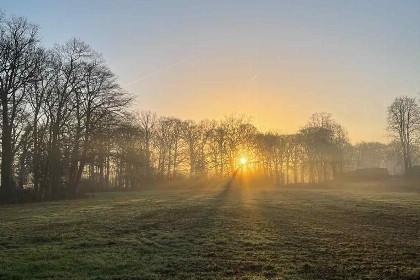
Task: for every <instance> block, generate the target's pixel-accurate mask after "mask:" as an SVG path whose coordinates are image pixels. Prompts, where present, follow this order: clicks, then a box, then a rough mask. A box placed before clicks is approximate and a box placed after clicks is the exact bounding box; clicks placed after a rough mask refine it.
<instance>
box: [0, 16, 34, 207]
mask: <svg viewBox="0 0 420 280" xmlns="http://www.w3.org/2000/svg"><path fill="white" fill-rule="evenodd" d="M38 52H39V47H38V28H37V26H35V25H33V24H31V23H29V22H28V21H27V20H26V19H25V18H21V17H12V18H10V19H6V18H4V17H2V16H0V102H1V110H2V122H1V124H2V137H1V140H2V143H1V145H2V146H1V148H2V161H1V192H0V199H1V200H3V201H14V199H15V193H14V190H15V181H14V178H13V177H14V170H13V162H14V154H13V149H14V147H13V145H14V144H13V128H14V124H15V120H16V118H17V115H18V114H19V112H21V111H22V110H23V109H22V106H24V100H25V96H26V94H27V90H26V88H27V87H28V86H29V85H30V84H31V83H33V82H34V81H35V79H36V78H37V76H36V70H37V67H38V62H39V61H38V59H37V58H38V54H37V53H38Z"/></svg>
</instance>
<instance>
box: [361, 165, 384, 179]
mask: <svg viewBox="0 0 420 280" xmlns="http://www.w3.org/2000/svg"><path fill="white" fill-rule="evenodd" d="M388 177H389V173H388V169H386V168H380V167H375V168H361V169H356V170H355V171H354V173H353V178H354V179H359V180H378V179H386V178H388Z"/></svg>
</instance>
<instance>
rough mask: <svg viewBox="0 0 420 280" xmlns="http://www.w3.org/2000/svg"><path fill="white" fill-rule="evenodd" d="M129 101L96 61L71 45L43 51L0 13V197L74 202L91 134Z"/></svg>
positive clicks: (27, 29) (18, 22)
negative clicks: (26, 193)
mask: <svg viewBox="0 0 420 280" xmlns="http://www.w3.org/2000/svg"><path fill="white" fill-rule="evenodd" d="M129 100H130V98H129V97H128V96H127V94H126V93H124V92H123V91H122V90H121V89H120V87H119V86H118V84H117V82H116V78H115V76H114V74H113V73H112V72H111V71H110V69H109V68H108V67H107V65H106V64H105V62H104V60H103V59H102V58H101V56H100V55H99V54H98V53H96V52H95V51H93V50H92V49H91V48H90V47H89V46H88V45H87V44H86V43H84V42H82V41H80V40H77V39H72V40H70V41H68V42H67V43H65V44H63V45H58V46H56V47H54V48H53V49H50V50H47V49H45V48H44V47H42V46H41V45H40V41H39V37H38V28H37V26H35V25H33V24H31V23H29V22H28V21H27V20H26V19H25V18H20V17H11V18H6V17H5V16H4V15H1V14H0V101H1V115H2V120H1V192H0V198H1V200H2V201H8V202H10V201H16V200H17V199H19V197H20V196H22V195H23V189H24V188H25V187H28V186H30V187H31V188H32V189H33V195H34V196H35V197H36V199H38V200H43V199H54V198H61V197H74V196H76V194H77V192H78V187H79V185H80V181H81V179H82V175H83V173H84V171H85V166H86V164H87V163H88V159H89V154H90V153H91V151H92V149H93V148H94V145H95V141H96V140H95V139H96V138H97V135H99V134H101V133H102V134H104V131H105V130H106V129H108V128H109V127H111V126H113V125H115V123H116V119H117V118H119V116H120V115H121V114H122V113H123V111H124V109H125V107H126V106H127V104H128V102H129Z"/></svg>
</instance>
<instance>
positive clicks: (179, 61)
mask: <svg viewBox="0 0 420 280" xmlns="http://www.w3.org/2000/svg"><path fill="white" fill-rule="evenodd" d="M197 56H198V55H196V54H195V55H192V56H189V57H187V58H183V59H181V60H178V61H176V62H174V63H171V64H169V65H167V66H165V67H163V68H161V69H159V70H157V71H155V72H152V73H149V74H147V75H144V76H142V77H140V78H138V79H135V80H133V81H131V82H128V83H126V84H124V85H122V87H126V86H129V85H132V84H135V83H137V82H140V81H141V80H144V79H147V78H150V77H153V76H155V75H157V74H160V73H162V72H163V71H165V70H168V69H170V68H172V67H174V66H176V65H178V64H181V63H184V62H186V61H188V60H190V59H193V58H195V57H197Z"/></svg>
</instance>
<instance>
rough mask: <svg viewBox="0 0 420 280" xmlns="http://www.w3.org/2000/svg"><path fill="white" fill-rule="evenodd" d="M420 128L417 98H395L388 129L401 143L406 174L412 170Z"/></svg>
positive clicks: (390, 111) (389, 109)
mask: <svg viewBox="0 0 420 280" xmlns="http://www.w3.org/2000/svg"><path fill="white" fill-rule="evenodd" d="M419 130H420V108H419V105H418V103H417V100H416V99H415V98H411V97H407V96H404V97H397V98H395V100H394V102H393V103H392V104H391V105H390V106H389V107H388V131H389V132H390V134H391V136H392V137H394V139H396V140H398V141H399V143H400V147H401V155H402V158H403V161H404V172H405V174H406V175H408V174H409V172H410V168H411V165H412V156H413V152H414V145H415V142H416V141H417V140H418V137H419Z"/></svg>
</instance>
